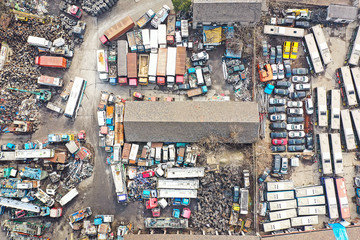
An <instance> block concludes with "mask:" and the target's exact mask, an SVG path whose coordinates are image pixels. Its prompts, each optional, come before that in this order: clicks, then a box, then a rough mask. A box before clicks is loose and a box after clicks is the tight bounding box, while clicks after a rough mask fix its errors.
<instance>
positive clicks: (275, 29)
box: [264, 25, 305, 38]
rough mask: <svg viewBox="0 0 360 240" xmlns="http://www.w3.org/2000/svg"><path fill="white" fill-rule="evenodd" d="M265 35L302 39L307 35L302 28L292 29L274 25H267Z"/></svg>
mask: <svg viewBox="0 0 360 240" xmlns="http://www.w3.org/2000/svg"><path fill="white" fill-rule="evenodd" d="M264 33H265V34H269V35H279V36H287V37H298V38H302V37H304V35H305V30H304V29H302V28H292V27H279V26H273V25H265V26H264Z"/></svg>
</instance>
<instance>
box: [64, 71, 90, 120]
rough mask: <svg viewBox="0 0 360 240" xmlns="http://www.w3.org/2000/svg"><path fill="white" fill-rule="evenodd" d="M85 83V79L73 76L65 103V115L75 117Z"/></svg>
mask: <svg viewBox="0 0 360 240" xmlns="http://www.w3.org/2000/svg"><path fill="white" fill-rule="evenodd" d="M86 83H87V81H85V80H84V79H82V78H79V77H75V79H74V84H73V86H72V89H71V92H70V96H69V100H68V102H67V104H66V108H65V113H64V115H65V117H68V118H76V115H77V112H78V110H79V108H80V104H81V101H82V99H83V96H84V92H85V88H86Z"/></svg>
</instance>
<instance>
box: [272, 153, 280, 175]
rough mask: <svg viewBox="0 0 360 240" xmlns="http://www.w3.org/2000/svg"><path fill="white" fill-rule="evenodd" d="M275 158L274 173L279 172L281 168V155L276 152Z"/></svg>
mask: <svg viewBox="0 0 360 240" xmlns="http://www.w3.org/2000/svg"><path fill="white" fill-rule="evenodd" d="M273 158H274V160H273V173H279V172H280V168H281V156H280V155H279V154H275V155H274V157H273Z"/></svg>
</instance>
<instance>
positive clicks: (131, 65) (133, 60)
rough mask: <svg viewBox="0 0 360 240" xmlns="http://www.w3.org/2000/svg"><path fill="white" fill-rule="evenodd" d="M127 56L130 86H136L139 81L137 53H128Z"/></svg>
mask: <svg viewBox="0 0 360 240" xmlns="http://www.w3.org/2000/svg"><path fill="white" fill-rule="evenodd" d="M126 57H127V74H128V78H129V86H132V87H136V86H137V84H138V82H137V77H138V76H137V54H136V53H128V54H127V55H126Z"/></svg>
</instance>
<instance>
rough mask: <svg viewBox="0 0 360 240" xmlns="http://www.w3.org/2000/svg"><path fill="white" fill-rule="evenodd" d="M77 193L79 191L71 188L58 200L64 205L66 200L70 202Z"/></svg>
mask: <svg viewBox="0 0 360 240" xmlns="http://www.w3.org/2000/svg"><path fill="white" fill-rule="evenodd" d="M78 194H79V192H78V191H77V189H76V188H73V189H71V190H70V191H69V192H68V193H67V194H65V195H64V196H63V197H62V198H61V199H60V201H59V203H60V205H61V206H64V205H66V204H67V203H68V202H70V201H71V200H73V199H74V198H75V197H76V196H77V195H78Z"/></svg>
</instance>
